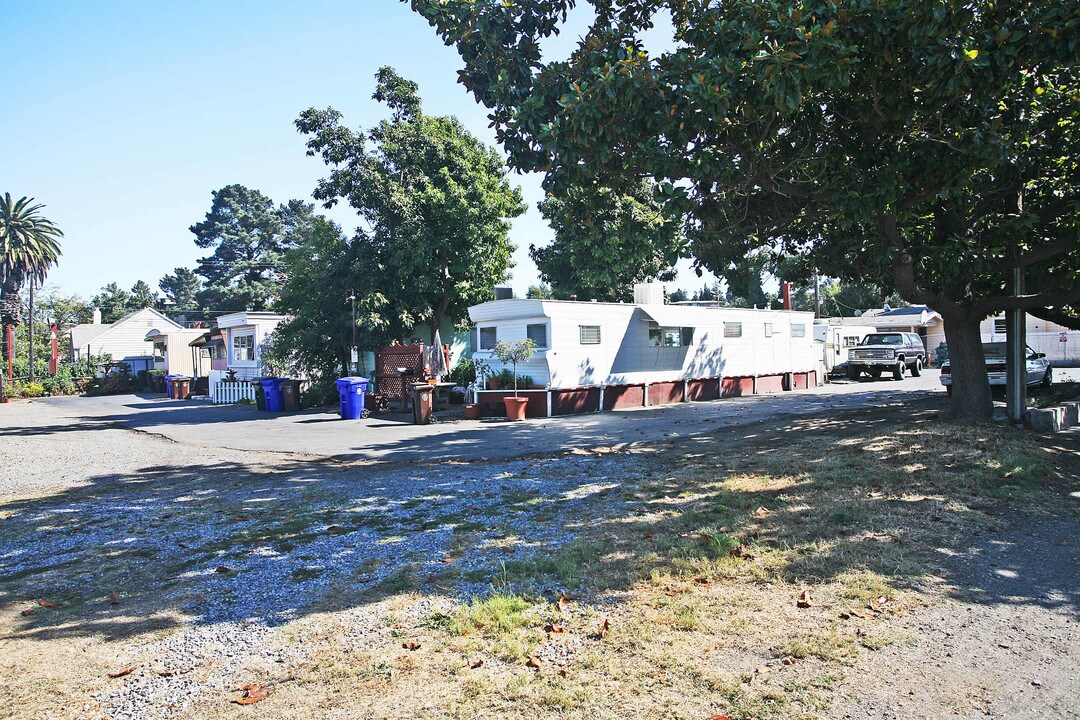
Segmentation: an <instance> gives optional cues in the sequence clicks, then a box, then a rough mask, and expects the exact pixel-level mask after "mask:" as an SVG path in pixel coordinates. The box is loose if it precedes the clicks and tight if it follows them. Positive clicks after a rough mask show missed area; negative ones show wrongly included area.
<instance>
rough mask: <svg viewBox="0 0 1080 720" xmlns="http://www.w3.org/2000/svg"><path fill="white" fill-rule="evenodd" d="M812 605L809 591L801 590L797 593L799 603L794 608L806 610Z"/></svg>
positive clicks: (812, 599) (812, 597) (812, 598)
mask: <svg viewBox="0 0 1080 720" xmlns="http://www.w3.org/2000/svg"><path fill="white" fill-rule="evenodd" d="M813 604H814V596H813V595H812V594H811V593H810V591H809V590H803V591H802V592H801V593H799V601H798V602H797V603H795V605H796V607H801V608H808V607H810V606H811V605H813Z"/></svg>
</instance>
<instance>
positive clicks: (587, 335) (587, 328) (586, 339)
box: [578, 325, 600, 345]
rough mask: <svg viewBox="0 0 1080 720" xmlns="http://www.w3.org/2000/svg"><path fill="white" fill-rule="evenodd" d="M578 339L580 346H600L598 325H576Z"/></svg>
mask: <svg viewBox="0 0 1080 720" xmlns="http://www.w3.org/2000/svg"><path fill="white" fill-rule="evenodd" d="M578 337H579V339H580V340H581V344H582V345H599V344H600V326H599V325H578Z"/></svg>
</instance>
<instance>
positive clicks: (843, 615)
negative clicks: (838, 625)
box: [840, 612, 851, 620]
mask: <svg viewBox="0 0 1080 720" xmlns="http://www.w3.org/2000/svg"><path fill="white" fill-rule="evenodd" d="M850 617H851V613H849V612H842V613H840V619H841V620H847V619H848V618H850Z"/></svg>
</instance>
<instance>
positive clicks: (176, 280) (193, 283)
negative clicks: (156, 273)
mask: <svg viewBox="0 0 1080 720" xmlns="http://www.w3.org/2000/svg"><path fill="white" fill-rule="evenodd" d="M158 287H159V288H161V292H163V293H164V294H165V297H166V298H167V299H168V300H169V301H170V302H172V304H173V309H176V310H194V309H195V308H197V307H198V302H197V298H198V296H199V291H200V290H201V289H202V280H200V279H199V276H198V275H196V274H195V272H194V271H192V270H191V269H190V268H185V267H178V268H176V269H175V270H173V271H172V272H171V273H169V274H168V275H165V276H164V277H163V278H161V279H160V280H158Z"/></svg>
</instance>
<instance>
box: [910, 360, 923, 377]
mask: <svg viewBox="0 0 1080 720" xmlns="http://www.w3.org/2000/svg"><path fill="white" fill-rule="evenodd" d="M920 375H922V358H915V364H914V365H912V366H911V377H919V376H920Z"/></svg>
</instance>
